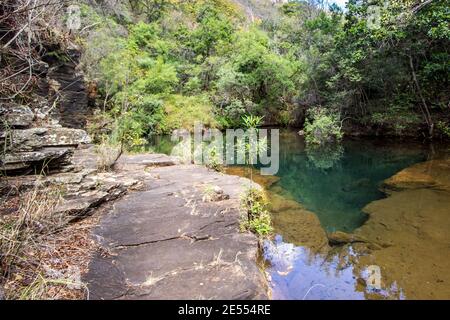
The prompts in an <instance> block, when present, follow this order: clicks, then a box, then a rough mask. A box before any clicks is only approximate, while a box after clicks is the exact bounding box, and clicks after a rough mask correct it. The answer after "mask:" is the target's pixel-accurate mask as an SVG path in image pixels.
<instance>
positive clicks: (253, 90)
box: [79, 0, 450, 144]
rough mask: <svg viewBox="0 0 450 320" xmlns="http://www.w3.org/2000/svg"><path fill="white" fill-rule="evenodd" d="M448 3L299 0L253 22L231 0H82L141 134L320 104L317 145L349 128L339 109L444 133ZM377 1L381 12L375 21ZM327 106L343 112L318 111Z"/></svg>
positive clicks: (108, 84) (231, 122) (110, 79)
mask: <svg viewBox="0 0 450 320" xmlns="http://www.w3.org/2000/svg"><path fill="white" fill-rule="evenodd" d="M250 2H251V6H252V7H258V8H261V7H263V5H257V4H255V3H254V2H253V1H250ZM250 2H249V3H250ZM445 2H446V1H433V2H431V3H428V4H426V5H424V6H423V7H421V8H420V10H419V9H417V7H415V6H414V5H415V4H416V3H415V2H414V1H413V0H406V1H389V3H388V5H387V6H386V7H383V6H382V3H383V1H367V0H358V1H349V3H348V5H347V8H346V9H345V10H341V9H339V8H338V7H337V6H335V5H334V6H332V7H330V10H323V9H322V8H320V7H319V6H316V5H314V4H311V3H308V2H300V1H299V2H297V1H294V2H289V3H286V4H284V5H280V6H278V7H279V8H280V10H279V12H277V13H276V14H275V11H276V10H277V9H276V7H271V8H270V11H271V13H270V14H268V15H267V16H266V17H267V19H266V20H264V19H263V21H261V22H258V21H257V22H256V23H252V24H250V23H248V22H247V23H245V19H243V17H244V16H245V13H244V12H242V10H241V9H239V6H238V5H236V3H235V2H233V1H230V0H194V1H188V2H185V1H177V0H170V1H166V0H136V1H130V2H127V3H128V4H127V3H122V4H121V5H120V11H121V13H120V14H118V13H113V12H117V10H110V11H100V10H98V11H96V10H95V9H93V7H90V6H88V5H82V18H83V23H84V24H85V25H88V26H93V27H92V28H88V30H89V31H88V34H87V36H85V37H84V38H81V37H80V39H79V42H80V43H81V44H84V47H85V53H84V55H83V66H84V69H85V70H86V73H87V75H88V77H89V78H90V79H91V80H94V81H96V82H97V83H98V84H99V92H100V94H101V97H102V98H104V99H106V101H105V106H106V109H107V111H108V112H110V113H111V117H112V118H114V119H116V118H117V119H120V121H119V120H118V121H117V123H121V126H122V127H124V128H128V129H127V130H136V132H135V134H133V136H136V137H140V138H145V136H146V135H148V134H150V133H159V132H168V131H170V130H172V129H174V128H178V127H187V128H192V126H193V123H194V121H196V120H199V121H203V122H205V123H206V124H207V125H210V126H217V127H220V128H228V127H237V126H239V125H241V119H242V116H244V115H245V114H254V115H258V116H264V117H265V118H264V119H265V120H266V121H267V122H268V123H278V124H280V125H285V126H287V125H302V124H303V121H304V117H305V114H306V113H307V111H308V110H309V109H310V110H311V111H310V112H309V113H308V114H309V116H308V117H306V122H305V123H304V125H305V132H306V133H307V136H308V134H309V133H312V132H315V134H312V135H309V136H310V137H311V138H310V142H311V143H313V144H314V143H321V142H319V140H330V139H331V140H339V139H340V138H341V136H342V133H341V130H340V126H341V125H340V118H339V116H337V115H338V114H339V115H346V118H349V119H351V121H354V122H360V123H364V124H367V123H370V124H372V125H375V126H378V127H379V128H380V130H381V132H382V133H383V132H385V130H387V131H386V132H388V131H389V134H391V132H393V133H394V134H398V135H402V134H404V133H405V132H412V131H413V130H411V129H417V127H419V128H421V127H422V126H420V124H419V122H422V123H424V124H425V125H426V126H428V127H429V129H430V128H431V130H429V132H430V133H432V129H433V126H434V124H433V120H434V117H435V114H442V113H443V114H446V113H448V110H447V109H445V108H441V107H440V106H442V105H447V104H448V99H449V97H450V93H449V90H448V88H449V87H450V86H449V78H448V75H449V74H450V72H449V71H450V56H449V53H448V50H447V49H446V48H448V47H449V44H450V43H449V42H450V31H449V30H450V29H449V25H450V24H449V23H448V22H449V15H448V6H446V3H445ZM376 4H378V5H380V13H381V15H380V20H379V24H377V25H371V23H370V21H371V20H370V10H369V6H371V5H376ZM263 16H265V15H263ZM275 18H276V20H272V19H275ZM322 109H323V110H336V111H335V112H329V111H326V112H323V113H321V114H315V113H316V112H317V110H322ZM417 115H419V117H421V120H420V118H417ZM439 117H440V116H439ZM316 118H317V119H316ZM436 127H437V124H436ZM127 130H125V131H127ZM439 130H440V129H439ZM120 131H123V130H120ZM416 131H418V130H416ZM441 131H442V130H441ZM418 133H419V132H418ZM318 135H320V137H318ZM126 136H129V135H128V134H127V135H126ZM322 136H323V137H322ZM136 137H135V140H136V139H137V138H136Z"/></svg>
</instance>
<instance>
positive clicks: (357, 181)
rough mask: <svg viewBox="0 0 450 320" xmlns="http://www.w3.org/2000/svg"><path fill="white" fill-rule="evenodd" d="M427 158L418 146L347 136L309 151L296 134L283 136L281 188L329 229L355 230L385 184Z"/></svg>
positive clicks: (379, 196)
mask: <svg viewBox="0 0 450 320" xmlns="http://www.w3.org/2000/svg"><path fill="white" fill-rule="evenodd" d="M425 159H426V149H425V148H424V147H423V146H421V145H418V144H405V143H389V144H386V143H382V142H381V141H379V140H367V139H365V140H362V139H359V140H346V141H344V142H343V143H342V145H341V146H332V147H328V148H322V149H309V148H307V147H306V146H305V143H304V140H303V139H302V138H301V137H299V136H298V135H297V134H296V133H293V132H285V133H284V134H282V135H281V137H280V170H279V172H278V174H277V176H278V177H280V182H279V186H281V187H282V188H283V189H285V190H286V191H287V192H288V193H289V194H290V196H291V197H293V198H294V199H295V200H297V201H298V202H300V203H301V204H303V205H304V206H305V207H306V208H307V209H308V210H310V211H312V212H314V213H315V214H316V215H317V216H318V218H319V220H320V222H321V224H322V226H323V227H324V228H325V230H326V231H328V232H333V231H338V230H339V231H346V232H350V231H353V230H354V229H355V228H357V227H359V226H360V225H361V224H363V223H364V221H365V220H366V215H365V214H364V213H363V212H362V211H361V209H362V208H363V207H364V206H365V205H367V204H368V203H370V202H372V201H374V200H376V199H380V198H382V197H383V194H382V193H381V192H380V191H379V190H378V189H379V185H380V183H381V182H382V181H383V180H385V179H387V178H389V177H390V176H392V175H394V174H395V173H397V172H398V171H400V170H401V169H403V168H406V167H408V166H410V165H412V164H414V163H417V162H420V161H423V160H425Z"/></svg>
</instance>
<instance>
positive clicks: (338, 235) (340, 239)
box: [328, 231, 368, 245]
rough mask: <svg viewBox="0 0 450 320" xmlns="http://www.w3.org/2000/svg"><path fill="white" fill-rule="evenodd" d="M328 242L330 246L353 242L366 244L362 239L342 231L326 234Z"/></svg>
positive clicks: (365, 240)
mask: <svg viewBox="0 0 450 320" xmlns="http://www.w3.org/2000/svg"><path fill="white" fill-rule="evenodd" d="M328 242H329V243H330V244H331V245H342V244H347V243H354V242H368V241H367V239H365V238H364V237H361V236H358V235H355V234H350V233H346V232H342V231H336V232H332V233H329V234H328Z"/></svg>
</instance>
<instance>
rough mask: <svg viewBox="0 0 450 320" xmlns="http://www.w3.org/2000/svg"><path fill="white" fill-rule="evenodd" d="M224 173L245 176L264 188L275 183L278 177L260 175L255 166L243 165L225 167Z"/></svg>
mask: <svg viewBox="0 0 450 320" xmlns="http://www.w3.org/2000/svg"><path fill="white" fill-rule="evenodd" d="M225 173H226V174H230V175H235V176H240V177H245V178H247V179H251V180H253V181H254V182H255V183H257V184H259V185H260V186H261V187H263V188H264V189H267V188H269V187H271V186H272V185H274V184H275V183H277V182H278V181H279V180H280V178H279V177H277V176H271V175H267V176H266V175H261V172H260V170H258V169H255V168H248V167H244V166H231V167H226V168H225Z"/></svg>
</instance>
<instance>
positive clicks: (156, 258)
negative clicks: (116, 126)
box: [85, 155, 268, 299]
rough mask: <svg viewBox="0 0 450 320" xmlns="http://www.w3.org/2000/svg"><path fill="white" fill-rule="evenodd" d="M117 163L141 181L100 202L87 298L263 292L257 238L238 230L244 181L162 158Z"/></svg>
mask: <svg viewBox="0 0 450 320" xmlns="http://www.w3.org/2000/svg"><path fill="white" fill-rule="evenodd" d="M118 167H119V168H120V169H121V170H123V172H127V171H128V172H129V173H134V174H136V173H137V172H139V173H140V177H141V179H142V181H143V184H144V186H143V188H142V189H141V190H139V191H136V192H131V193H129V194H127V195H126V196H124V197H123V198H121V199H120V200H118V201H116V202H114V203H113V204H112V205H110V206H109V207H107V208H106V210H105V211H106V212H105V214H104V215H103V218H102V219H101V222H100V225H99V226H98V227H97V228H96V230H95V231H94V233H95V237H96V238H97V239H98V240H99V242H100V243H101V245H102V247H103V250H101V252H98V253H97V254H96V255H95V257H94V258H93V260H92V261H91V263H90V270H89V272H88V274H87V275H86V277H85V281H86V282H87V283H88V287H89V292H90V297H89V298H90V299H264V298H267V297H268V293H267V286H266V283H265V278H264V275H263V273H262V272H261V271H260V270H259V268H258V266H257V263H256V261H257V255H258V240H257V238H256V236H255V235H253V234H250V233H241V232H240V231H239V195H240V193H241V192H242V191H243V188H245V187H246V186H247V185H248V184H249V183H250V182H249V180H247V179H245V178H240V177H237V176H229V175H224V174H221V173H216V172H213V171H210V170H208V169H206V168H205V167H201V166H196V165H183V164H177V162H176V160H174V159H172V158H170V157H167V156H163V155H146V156H143V155H139V156H122V158H121V159H119V161H118ZM205 190H214V192H218V193H219V194H220V197H207V198H205V196H204V195H205ZM225 195H226V196H225ZM105 252H106V254H105Z"/></svg>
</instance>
